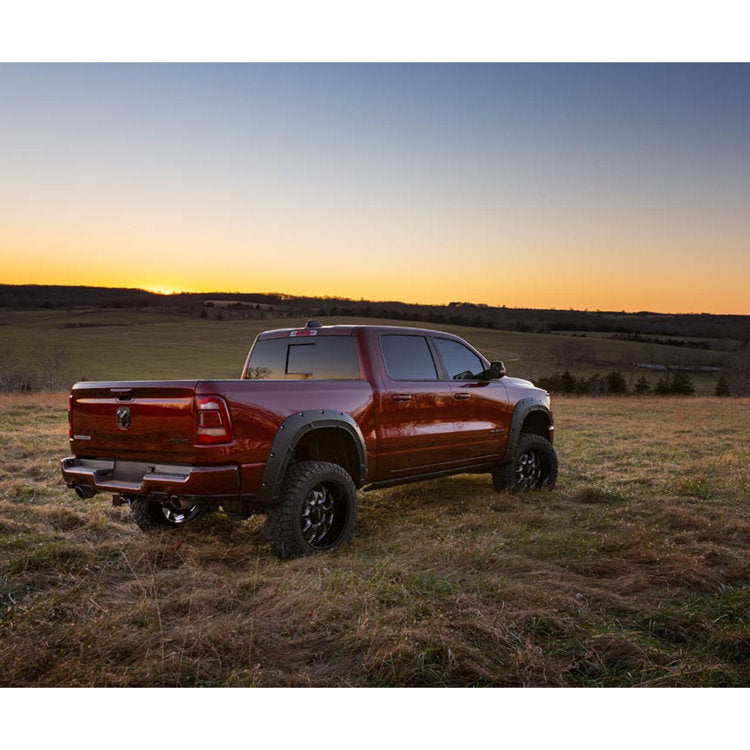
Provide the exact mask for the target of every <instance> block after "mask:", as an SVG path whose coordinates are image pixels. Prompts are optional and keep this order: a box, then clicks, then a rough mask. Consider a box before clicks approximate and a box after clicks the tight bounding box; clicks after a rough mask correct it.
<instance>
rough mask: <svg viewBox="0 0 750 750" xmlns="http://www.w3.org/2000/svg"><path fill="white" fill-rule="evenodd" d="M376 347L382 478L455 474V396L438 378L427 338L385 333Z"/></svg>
mask: <svg viewBox="0 0 750 750" xmlns="http://www.w3.org/2000/svg"><path fill="white" fill-rule="evenodd" d="M374 343H375V346H379V348H380V352H381V354H382V369H381V388H380V408H379V409H378V411H377V414H378V418H377V427H376V430H377V441H378V470H377V473H378V478H379V479H381V480H385V479H388V478H389V477H397V476H400V475H406V474H418V473H420V472H424V473H428V472H430V471H438V470H440V469H441V468H450V466H451V465H454V464H455V463H456V457H455V455H454V452H453V438H454V428H453V421H452V410H451V407H452V404H453V392H452V390H451V384H450V383H449V382H446V381H445V380H441V379H440V377H439V371H438V367H437V365H436V363H435V357H434V355H433V351H432V349H431V347H430V345H429V343H428V340H427V337H426V336H424V335H420V334H418V333H415V334H412V333H380V334H379V335H378V336H377V337H376V341H375V342H374Z"/></svg>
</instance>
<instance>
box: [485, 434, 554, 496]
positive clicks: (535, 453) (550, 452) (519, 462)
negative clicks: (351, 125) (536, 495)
mask: <svg viewBox="0 0 750 750" xmlns="http://www.w3.org/2000/svg"><path fill="white" fill-rule="evenodd" d="M556 481H557V454H556V453H555V449H554V448H553V447H552V443H550V442H549V440H546V439H545V438H543V437H542V436H541V435H532V434H529V433H524V434H522V435H521V437H520V438H519V440H518V443H517V444H516V446H515V448H514V450H513V454H512V456H511V457H510V459H509V460H508V461H505V462H503V463H502V464H500V465H498V466H497V467H496V469H495V471H494V472H493V473H492V482H493V484H494V486H495V489H496V490H497V491H498V492H525V491H528V490H542V489H544V490H551V489H552V488H553V487H554V486H555V482H556Z"/></svg>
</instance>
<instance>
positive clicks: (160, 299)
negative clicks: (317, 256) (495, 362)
mask: <svg viewBox="0 0 750 750" xmlns="http://www.w3.org/2000/svg"><path fill="white" fill-rule="evenodd" d="M219 300H222V301H228V302H231V303H233V304H234V303H236V304H238V305H240V307H238V308H235V310H234V312H235V313H236V314H237V317H242V316H244V315H247V316H248V317H249V316H250V315H258V316H260V315H261V314H263V312H264V311H263V310H256V309H255V307H254V306H255V305H258V304H260V305H270V306H272V307H273V308H274V309H273V312H274V313H275V315H274V317H293V316H300V317H302V316H305V315H319V316H321V317H326V316H349V317H363V318H368V317H370V318H384V319H389V320H402V321H403V320H407V321H420V322H425V323H431V324H438V325H440V324H447V325H461V326H476V327H481V328H490V329H501V330H506V331H522V332H529V333H554V332H558V331H568V332H577V333H583V332H586V331H600V332H607V333H613V334H621V335H640V336H659V337H664V338H667V339H668V338H672V339H673V340H677V338H678V337H690V338H701V339H709V338H716V339H731V340H734V341H737V342H740V344H745V345H746V344H748V343H750V316H744V315H708V314H694V315H667V314H662V313H653V312H646V311H644V312H637V313H626V312H623V311H620V312H616V311H601V310H596V311H590V310H536V309H530V308H511V307H506V306H504V305H500V306H495V307H492V306H489V305H484V304H474V303H471V302H460V301H454V302H451V303H449V304H448V305H419V304H412V303H406V302H397V301H393V300H392V301H384V302H374V301H371V300H364V299H360V300H354V299H349V298H343V297H309V296H296V297H295V296H291V295H288V294H283V293H280V292H274V293H240V292H207V293H181V294H171V295H161V294H154V293H152V292H148V291H145V290H142V289H110V288H105V287H83V286H75V287H72V286H40V285H9V284H0V308H6V309H13V310H22V309H79V308H92V307H93V308H102V309H107V308H112V309H122V308H128V309H129V308H150V309H153V310H165V311H170V312H177V313H179V314H184V315H193V316H196V317H199V316H201V314H202V312H204V311H205V305H206V303H207V302H208V301H219ZM250 305H252V306H253V307H252V309H251V307H250ZM240 313H241V314H242V315H240ZM222 315H223V316H224V317H226V312H223V313H222ZM207 317H214V316H212V315H209V313H207ZM660 343H661V342H660ZM704 343H705V342H691V343H690V344H687V345H686V346H693V347H694V346H695V345H697V346H698V348H704ZM670 345H677V344H670Z"/></svg>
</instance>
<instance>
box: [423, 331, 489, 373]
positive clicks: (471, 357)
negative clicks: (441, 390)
mask: <svg viewBox="0 0 750 750" xmlns="http://www.w3.org/2000/svg"><path fill="white" fill-rule="evenodd" d="M433 341H434V342H435V346H436V347H437V350H438V351H439V352H440V356H441V357H442V358H443V364H444V365H445V369H446V370H448V377H449V378H450V379H451V380H477V379H478V378H479V377H481V375H482V374H483V373H484V369H485V368H484V364H483V363H482V360H481V359H479V357H477V355H476V354H474V352H472V351H471V350H470V349H468V348H467V347H465V346H464V345H463V344H459V343H458V341H453V340H452V339H437V338H435V339H433Z"/></svg>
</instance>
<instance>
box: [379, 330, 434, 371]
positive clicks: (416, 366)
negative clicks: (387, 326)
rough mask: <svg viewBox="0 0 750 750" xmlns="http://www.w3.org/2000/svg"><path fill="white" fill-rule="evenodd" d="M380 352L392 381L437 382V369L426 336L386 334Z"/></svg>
mask: <svg viewBox="0 0 750 750" xmlns="http://www.w3.org/2000/svg"><path fill="white" fill-rule="evenodd" d="M380 350H381V351H382V352H383V361H384V362H385V369H386V372H387V373H388V376H389V377H390V378H391V379H392V380H437V379H438V376H437V368H436V367H435V362H434V360H433V359H432V353H431V352H430V347H429V344H428V343H427V339H426V338H425V337H424V336H403V335H398V334H385V335H383V336H381V337H380Z"/></svg>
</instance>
